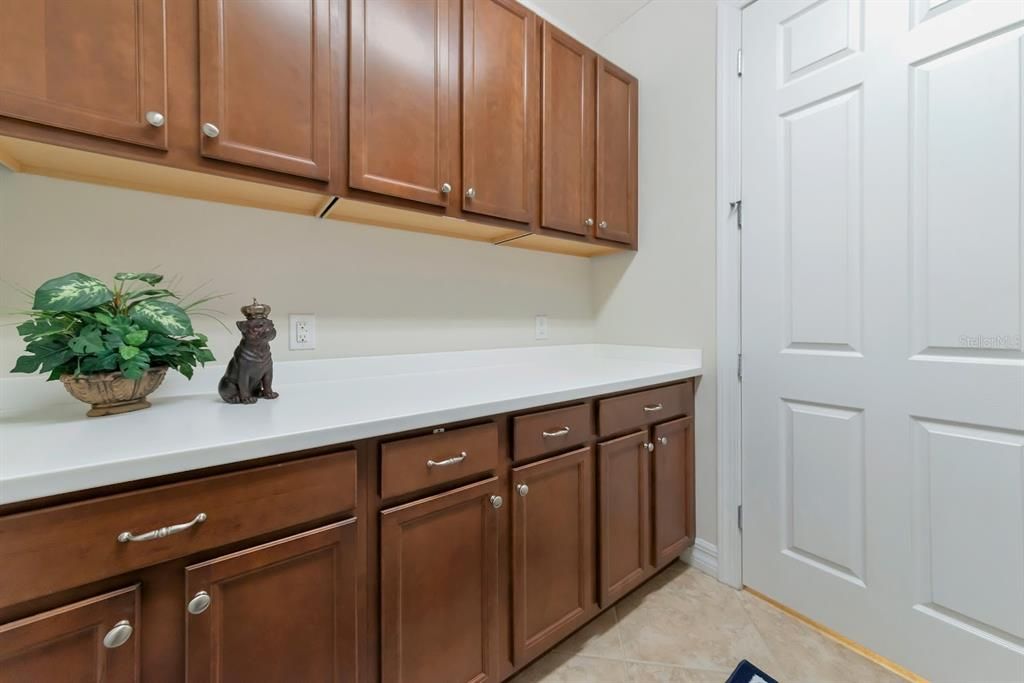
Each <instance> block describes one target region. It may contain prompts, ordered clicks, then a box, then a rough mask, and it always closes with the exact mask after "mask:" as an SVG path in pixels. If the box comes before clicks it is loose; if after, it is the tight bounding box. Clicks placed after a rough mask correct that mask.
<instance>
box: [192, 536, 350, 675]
mask: <svg viewBox="0 0 1024 683" xmlns="http://www.w3.org/2000/svg"><path fill="white" fill-rule="evenodd" d="M356 540H357V534H356V520H355V519H350V520H347V521H345V522H339V523H337V524H331V525H329V526H325V527H320V528H319V529H314V530H313V531H308V532H306V533H302V534H298V535H295V536H290V537H288V538H285V539H282V540H280V541H274V542H272V543H267V544H264V545H260V546H256V547H255V548H248V549H246V550H242V551H239V552H237V553H232V554H230V555H225V556H223V557H218V558H216V559H214V560H210V561H209V562H203V563H202V564H197V565H193V566H190V567H188V568H187V569H186V596H187V599H188V602H187V606H186V610H187V612H188V614H187V615H186V618H187V620H188V622H187V628H186V633H187V653H186V657H187V660H188V681H189V683H207V682H210V683H213V682H217V683H220V682H229V681H261V682H263V683H273V682H280V683H288V682H291V681H325V682H326V681H332V682H335V683H340V682H341V681H355V680H357V677H358V672H357V668H356V653H357V642H358V639H357V636H356V629H357V584H356V580H357V573H358V569H357V567H356V563H357V557H358V553H357V552H356Z"/></svg>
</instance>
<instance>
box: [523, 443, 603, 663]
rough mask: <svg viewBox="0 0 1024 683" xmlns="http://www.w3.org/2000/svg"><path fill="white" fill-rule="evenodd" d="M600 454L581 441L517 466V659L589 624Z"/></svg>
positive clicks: (526, 658) (527, 658)
mask: <svg viewBox="0 0 1024 683" xmlns="http://www.w3.org/2000/svg"><path fill="white" fill-rule="evenodd" d="M592 457H593V455H592V451H591V449H590V448H589V447H588V448H581V449H579V450H576V451H572V452H571V453H566V454H565V455H559V456H556V457H554V458H549V459H547V460H542V461H541V462H538V463H534V464H532V465H525V466H523V467H517V468H515V469H514V470H513V477H512V492H511V499H512V517H513V521H512V576H513V582H514V584H513V588H512V602H513V617H512V618H513V624H514V625H513V634H514V635H513V649H514V653H515V663H516V665H517V666H520V665H522V664H525V663H526V662H528V661H530V660H531V659H533V658H535V657H536V656H538V655H539V654H541V653H542V652H544V651H545V650H547V649H549V648H550V647H551V646H552V645H554V644H555V643H557V642H558V641H559V640H561V639H562V638H564V637H565V636H567V635H568V634H570V633H571V632H572V631H574V630H575V629H577V628H578V627H579V626H581V625H582V623H583V622H584V621H585V620H586V619H588V618H589V617H590V614H591V613H592V611H593V608H594V607H595V603H594V501H593V489H594V479H593V474H592V472H593V470H592V469H591V464H590V463H591V458H592ZM524 486H525V487H526V488H525V489H524V488H521V487H524Z"/></svg>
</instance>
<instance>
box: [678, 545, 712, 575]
mask: <svg viewBox="0 0 1024 683" xmlns="http://www.w3.org/2000/svg"><path fill="white" fill-rule="evenodd" d="M682 558H683V562H685V563H687V564H689V565H691V566H693V567H696V568H697V569H699V570H701V571H702V572H704V573H705V574H708V575H710V576H713V577H714V578H716V579H717V578H718V546H716V545H715V544H714V543H708V542H707V541H705V540H704V539H703V538H698V539H697V540H696V541H694V543H693V547H692V548H690V549H689V550H686V551H685V552H683V555H682Z"/></svg>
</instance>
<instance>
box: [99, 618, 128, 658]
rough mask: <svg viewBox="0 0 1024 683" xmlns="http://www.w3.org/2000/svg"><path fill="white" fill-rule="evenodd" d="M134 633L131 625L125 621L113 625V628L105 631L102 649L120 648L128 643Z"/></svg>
mask: <svg viewBox="0 0 1024 683" xmlns="http://www.w3.org/2000/svg"><path fill="white" fill-rule="evenodd" d="M134 631H135V629H133V628H132V625H131V623H130V622H129V621H128V620H127V619H122V620H121V621H119V622H117V623H116V624H114V628H112V629H110V630H109V631H107V635H105V636H103V647H105V648H107V649H108V650H113V649H114V648H117V647H121V646H122V645H124V644H125V643H127V642H128V639H129V638H131V637H132V633H133V632H134Z"/></svg>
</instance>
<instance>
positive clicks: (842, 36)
mask: <svg viewBox="0 0 1024 683" xmlns="http://www.w3.org/2000/svg"><path fill="white" fill-rule="evenodd" d="M743 62H744V73H743V77H742V81H741V82H742V101H743V114H742V150H743V152H742V154H743V172H742V185H743V209H744V212H743V213H744V225H743V232H742V235H743V237H742V239H743V521H744V530H743V579H744V583H746V584H747V585H749V586H750V587H752V588H754V589H756V590H758V591H761V592H762V593H765V594H767V595H769V596H771V597H773V598H775V599H777V600H779V601H781V602H783V603H785V604H787V605H789V606H791V607H793V608H794V609H796V610H798V611H800V612H802V613H804V614H806V615H808V616H810V617H811V618H813V619H815V620H818V621H820V622H822V623H824V624H825V625H827V626H830V627H832V628H834V629H835V630H837V631H839V632H840V633H842V634H844V635H846V636H848V637H850V638H852V639H853V640H856V641H858V642H860V643H862V644H864V645H866V646H867V647H869V648H871V649H873V650H875V651H877V652H879V653H881V654H882V655H884V656H886V657H889V658H890V659H892V660H894V661H895V662H897V663H900V664H902V665H904V666H906V667H908V668H910V669H911V670H912V671H915V672H917V673H919V674H921V675H924V676H927V677H929V678H932V679H934V680H937V681H945V680H949V681H994V680H1007V681H1011V680H1012V681H1022V680H1024V346H1022V336H1024V330H1022V322H1024V285H1022V282H1024V231H1022V201H1024V186H1022V184H1024V175H1022V167H1024V136H1022V116H1021V112H1022V107H1024V87H1022V86H1024V1H1021V0H946V1H945V2H943V1H942V0H818V1H813V0H760V1H759V2H756V3H754V4H753V5H750V6H748V7H747V8H746V9H744V10H743Z"/></svg>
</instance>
